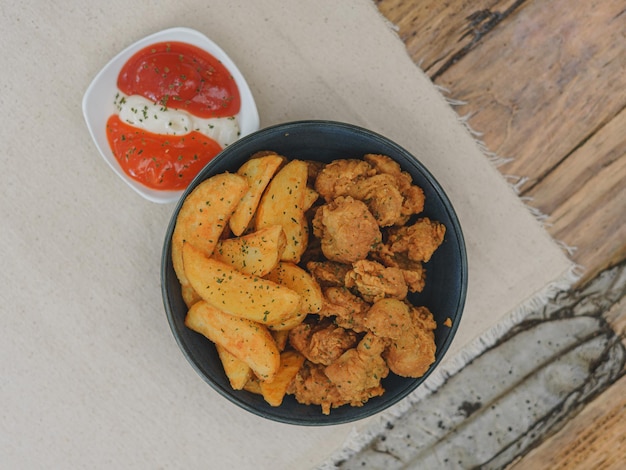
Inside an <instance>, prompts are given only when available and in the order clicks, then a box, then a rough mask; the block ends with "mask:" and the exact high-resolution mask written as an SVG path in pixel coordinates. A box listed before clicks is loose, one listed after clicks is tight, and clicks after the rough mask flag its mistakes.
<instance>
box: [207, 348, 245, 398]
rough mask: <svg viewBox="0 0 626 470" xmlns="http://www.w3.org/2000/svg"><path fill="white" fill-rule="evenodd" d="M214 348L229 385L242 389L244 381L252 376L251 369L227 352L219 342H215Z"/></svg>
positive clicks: (234, 388)
mask: <svg viewBox="0 0 626 470" xmlns="http://www.w3.org/2000/svg"><path fill="white" fill-rule="evenodd" d="M215 349H217V354H218V356H219V357H220V361H222V366H223V367H224V372H225V373H226V377H228V381H229V382H230V386H231V387H232V388H233V390H242V389H243V387H244V386H245V385H246V382H247V381H248V380H250V377H252V369H250V366H249V365H248V364H246V363H245V362H244V361H242V360H240V359H238V358H236V357H235V356H234V355H232V354H231V353H229V352H228V350H226V348H224V346H222V345H221V344H216V345H215Z"/></svg>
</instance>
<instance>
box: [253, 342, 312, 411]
mask: <svg viewBox="0 0 626 470" xmlns="http://www.w3.org/2000/svg"><path fill="white" fill-rule="evenodd" d="M302 364H304V356H303V355H302V354H300V353H299V352H297V351H285V352H283V353H281V355H280V367H279V369H278V372H276V375H275V376H274V380H272V381H271V382H264V381H261V382H260V383H259V385H260V387H261V395H263V398H264V399H265V401H266V402H268V403H269V404H270V405H271V406H280V405H281V404H282V402H283V398H285V394H286V393H287V388H289V384H290V383H291V381H292V380H293V378H294V377H295V376H296V374H297V373H298V371H299V370H300V367H302Z"/></svg>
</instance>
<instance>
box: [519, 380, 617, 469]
mask: <svg viewBox="0 0 626 470" xmlns="http://www.w3.org/2000/svg"><path fill="white" fill-rule="evenodd" d="M625 391H626V377H623V378H622V379H620V380H619V381H618V382H616V383H615V384H614V385H613V386H612V387H611V388H609V389H608V390H607V391H606V392H604V393H603V394H602V395H600V396H599V397H598V398H596V399H595V400H594V401H592V402H591V403H589V404H588V405H587V406H586V407H585V408H584V409H583V411H581V412H580V414H579V415H578V416H576V417H575V418H574V419H572V420H571V421H570V422H569V423H567V425H566V426H565V427H564V428H563V429H562V430H561V431H560V432H559V433H558V434H556V435H555V436H553V437H551V438H549V439H547V440H546V441H545V442H544V443H543V444H542V445H541V446H540V447H538V448H537V449H535V450H533V451H532V452H530V453H529V454H528V455H526V456H525V457H524V458H522V459H520V460H518V461H517V462H516V463H515V464H514V465H511V466H510V467H509V468H510V469H511V470H523V469H527V468H528V469H533V470H535V469H537V470H541V469H550V470H561V469H562V470H566V469H567V470H588V469H590V468H593V469H594V470H621V469H623V468H624V456H625V455H626V424H625V423H624V415H625V413H626V393H625Z"/></svg>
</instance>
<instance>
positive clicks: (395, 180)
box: [171, 151, 445, 414]
mask: <svg viewBox="0 0 626 470" xmlns="http://www.w3.org/2000/svg"><path fill="white" fill-rule="evenodd" d="M390 188H391V189H393V191H392V196H393V197H383V196H385V195H388V194H389V189H390ZM359 197H361V199H358V198H359ZM422 207H423V193H422V191H421V189H420V188H418V187H417V186H415V185H413V184H412V180H411V177H410V176H409V175H408V174H407V173H404V172H402V171H401V170H400V168H399V166H398V165H397V164H395V162H393V161H392V160H391V159H389V157H385V156H382V155H366V156H365V157H364V159H363V160H358V161H357V160H338V161H335V162H333V163H331V164H323V163H320V162H306V161H303V160H297V159H294V160H288V159H287V158H285V157H284V156H281V155H278V154H276V153H275V152H271V151H264V152H259V153H257V154H255V155H253V156H251V158H250V159H249V160H248V161H247V162H245V163H244V164H243V165H242V166H241V167H240V168H239V169H238V171H237V172H235V173H223V174H218V175H215V176H212V177H210V178H208V179H207V180H205V181H203V182H201V183H200V184H199V185H198V186H197V187H196V188H195V189H194V190H193V191H192V192H191V193H190V194H189V195H188V196H187V198H186V199H185V201H184V202H183V204H182V206H181V209H180V212H179V214H178V216H177V219H176V225H175V228H174V232H173V235H172V245H171V247H172V263H173V267H174V270H175V272H176V276H177V277H178V279H179V281H180V284H181V294H182V297H183V300H184V302H185V304H186V305H187V308H188V311H187V314H186V317H185V325H186V326H187V327H188V328H190V329H191V330H193V331H196V332H197V333H199V334H201V335H203V336H205V337H206V338H208V340H210V341H211V342H213V343H214V345H215V348H216V351H217V354H218V357H219V359H220V361H221V363H222V366H223V369H224V373H225V375H226V377H227V378H228V380H229V382H230V385H231V387H232V388H233V389H234V390H246V391H248V392H252V393H255V394H259V395H261V396H263V398H264V399H265V401H266V402H267V403H268V404H269V405H271V406H280V405H281V404H282V403H283V400H284V398H285V396H286V395H294V396H295V398H296V400H297V401H298V402H300V403H304V404H318V405H321V406H322V412H323V413H325V414H328V413H330V409H331V408H334V407H337V406H342V405H345V404H349V405H352V406H362V405H363V404H364V403H365V402H366V401H367V400H368V399H369V398H371V397H373V396H378V395H380V394H382V393H383V392H384V389H383V387H382V385H381V382H380V381H381V379H382V378H384V377H385V376H386V375H387V374H388V373H389V371H391V372H394V373H396V374H400V375H404V376H417V375H419V374H423V373H424V371H425V370H426V369H427V368H428V367H429V365H430V364H431V363H432V361H433V360H434V336H433V330H434V328H435V327H436V324H435V322H434V320H433V319H432V318H433V317H432V314H431V313H430V312H429V311H428V310H427V309H425V308H414V307H413V306H412V305H410V304H409V303H408V301H407V300H406V299H405V297H406V295H407V292H408V291H411V292H416V291H419V290H420V289H421V288H423V284H424V276H425V274H424V273H425V270H424V269H423V268H422V263H423V262H427V261H428V259H429V258H430V255H431V254H432V252H433V251H434V250H436V249H437V247H438V246H439V244H440V243H441V241H442V239H443V236H444V235H445V227H443V226H442V225H441V224H438V222H435V221H430V220H428V219H425V218H422V219H419V220H417V222H415V223H414V224H413V225H411V226H408V225H407V222H408V221H409V219H410V217H411V216H412V215H415V214H417V213H419V212H420V211H421V208H422ZM323 210H327V211H329V214H330V215H329V216H328V217H326V218H324V217H321V216H320V215H318V214H322V215H323ZM371 211H375V214H376V216H377V217H374V216H373V215H372V213H371ZM384 211H386V212H384ZM383 212H384V213H383ZM383 215H384V217H383ZM363 220H365V221H367V222H368V223H369V224H370V225H371V227H369V228H371V230H370V231H369V232H372V233H375V234H376V236H375V237H370V236H368V233H369V232H368V231H364V230H356V229H355V227H357V226H359V224H358V223H357V221H363ZM380 220H383V221H384V223H382V222H380ZM389 221H391V222H389ZM381 234H382V235H381ZM358 244H360V245H362V246H357V248H359V249H358V250H355V245H358ZM331 248H332V249H331ZM353 251H354V252H357V251H358V252H359V253H361V252H362V253H363V255H362V256H361V255H359V257H358V259H356V260H351V261H349V262H346V261H345V260H344V258H345V256H344V257H336V258H335V259H333V257H332V255H333V254H334V253H339V254H342V253H346V252H353ZM415 253H420V254H421V255H420V256H419V257H417V256H414V254H415ZM423 253H425V254H426V255H428V256H426V255H424V254H423ZM414 364H419V368H417V367H413V366H414Z"/></svg>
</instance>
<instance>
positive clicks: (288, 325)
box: [267, 312, 306, 332]
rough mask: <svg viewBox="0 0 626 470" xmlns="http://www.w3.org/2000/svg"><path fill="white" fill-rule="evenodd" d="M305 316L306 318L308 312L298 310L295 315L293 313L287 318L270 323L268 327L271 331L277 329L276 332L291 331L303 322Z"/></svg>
mask: <svg viewBox="0 0 626 470" xmlns="http://www.w3.org/2000/svg"><path fill="white" fill-rule="evenodd" d="M305 318H306V313H302V312H296V313H294V314H293V315H291V316H290V317H289V318H285V319H284V320H282V321H280V322H277V323H271V324H268V325H267V327H268V328H269V329H270V331H275V332H279V331H289V330H291V329H293V328H295V327H296V326H298V325H299V324H300V323H302V322H303V321H304V319H305Z"/></svg>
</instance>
